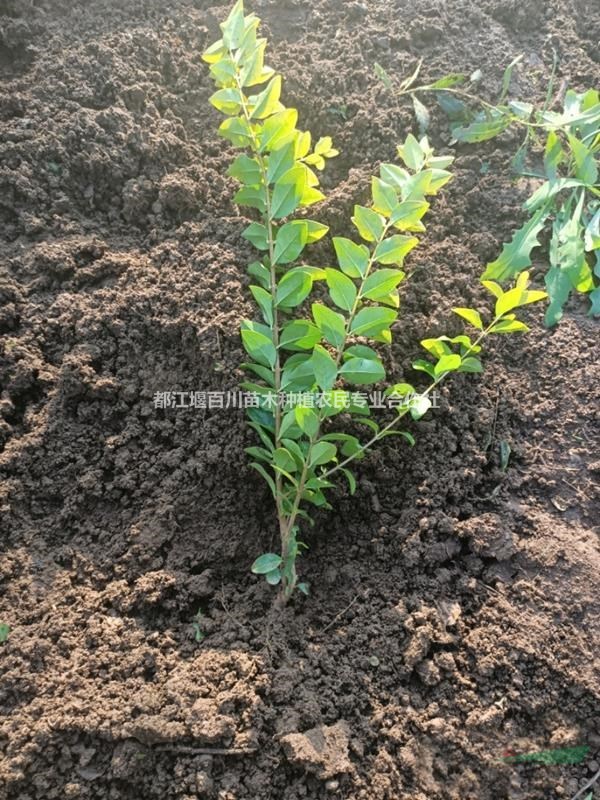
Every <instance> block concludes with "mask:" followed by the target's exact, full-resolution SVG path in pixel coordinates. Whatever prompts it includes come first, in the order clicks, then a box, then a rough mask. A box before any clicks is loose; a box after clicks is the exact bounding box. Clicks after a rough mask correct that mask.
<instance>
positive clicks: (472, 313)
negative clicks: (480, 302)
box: [452, 308, 483, 331]
mask: <svg viewBox="0 0 600 800" xmlns="http://www.w3.org/2000/svg"><path fill="white" fill-rule="evenodd" d="M452 311H454V313H455V314H458V316H459V317H462V318H463V319H466V320H467V322H469V323H470V324H471V325H472V326H473V327H474V328H477V330H479V331H482V330H483V321H482V319H481V314H480V313H479V311H476V310H475V309H474V308H453V309H452Z"/></svg>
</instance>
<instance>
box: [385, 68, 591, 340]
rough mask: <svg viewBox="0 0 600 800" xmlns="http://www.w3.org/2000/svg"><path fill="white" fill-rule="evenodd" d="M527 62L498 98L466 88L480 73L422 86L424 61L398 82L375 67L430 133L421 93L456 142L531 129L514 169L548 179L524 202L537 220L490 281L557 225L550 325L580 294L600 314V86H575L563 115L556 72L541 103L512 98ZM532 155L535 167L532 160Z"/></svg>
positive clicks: (509, 273) (508, 73)
mask: <svg viewBox="0 0 600 800" xmlns="http://www.w3.org/2000/svg"><path fill="white" fill-rule="evenodd" d="M520 60H521V57H518V58H516V59H514V60H513V61H512V62H511V63H510V64H509V65H508V67H507V68H506V70H505V72H504V77H503V80H502V91H501V94H500V97H499V98H498V102H497V103H489V102H487V101H485V100H483V99H482V98H480V97H478V96H477V95H476V94H474V93H473V92H472V91H470V90H468V89H466V88H464V87H465V85H468V84H469V82H470V83H471V84H473V83H477V80H478V78H479V77H480V75H481V73H480V71H479V70H478V71H477V74H475V75H473V76H471V78H470V79H469V78H468V77H467V76H466V75H463V74H460V73H453V74H451V75H445V76H444V77H442V78H439V79H438V80H436V81H434V82H433V83H428V84H422V85H417V79H418V76H419V73H420V68H421V62H419V64H418V65H417V69H416V70H415V72H414V73H413V75H411V76H410V78H408V79H407V80H405V81H403V82H402V83H401V84H400V85H399V86H397V87H396V86H395V85H394V83H393V81H392V79H391V78H390V76H389V75H388V74H387V73H386V72H385V70H383V68H382V67H381V66H379V65H376V69H375V72H376V74H377V76H378V77H379V78H380V80H381V81H382V82H383V84H384V85H385V86H386V88H387V89H388V90H390V91H392V92H393V93H394V94H395V95H396V96H398V97H403V96H410V97H411V98H412V101H413V105H414V109H415V114H416V117H417V120H418V122H419V124H420V126H421V129H422V130H423V131H425V130H426V129H427V127H428V125H429V111H428V109H427V108H426V106H425V105H424V104H423V102H422V100H421V99H420V98H422V97H423V96H426V95H427V94H434V95H435V97H436V98H437V101H438V103H439V105H440V106H441V108H442V109H443V111H444V112H445V113H446V114H447V116H448V117H449V119H450V127H451V131H452V135H453V139H454V141H455V142H459V143H463V142H466V143H476V142H483V141H486V140H488V139H493V138H495V137H496V136H498V135H500V134H501V133H503V132H504V131H505V130H506V129H507V128H509V127H510V126H519V127H521V128H522V129H523V130H524V132H525V135H524V139H523V142H522V144H521V146H520V147H519V149H518V151H517V153H516V154H515V156H514V157H513V160H512V163H513V169H514V170H515V172H517V173H518V174H520V175H525V176H528V177H532V178H537V179H539V180H540V181H542V183H541V184H540V186H539V187H538V188H537V189H536V190H535V192H534V193H533V194H532V195H531V197H529V198H528V199H527V200H526V202H525V204H524V206H523V208H524V209H525V211H527V212H528V214H529V219H528V220H527V221H526V222H525V224H524V225H523V226H522V227H521V228H520V229H519V230H518V231H516V232H515V234H514V236H513V238H512V240H511V241H510V242H508V243H507V244H505V245H504V247H503V249H502V252H501V253H500V255H499V256H498V258H497V259H495V260H494V261H492V262H490V263H489V264H488V265H487V268H486V271H485V274H484V278H490V279H493V280H499V281H505V280H508V279H509V278H513V277H514V276H515V275H517V274H518V273H519V272H521V271H522V270H523V269H527V268H528V267H529V266H530V265H531V252H532V250H533V249H534V248H535V247H539V246H540V241H539V239H538V237H539V235H540V234H541V233H542V232H543V231H545V230H546V229H547V228H549V229H550V231H551V237H550V245H549V249H548V259H549V268H548V271H547V273H546V276H545V283H546V289H547V291H548V296H549V298H550V303H549V306H548V310H547V312H546V324H547V325H548V326H551V325H555V324H556V323H557V322H558V321H559V320H560V319H561V317H562V315H563V307H564V305H565V303H566V301H567V300H568V298H569V296H570V295H571V293H572V292H573V291H577V292H582V293H585V294H589V297H590V302H591V307H590V314H591V315H599V314H600V183H599V181H598V158H599V154H600V98H599V95H598V91H597V90H596V89H589V90H588V91H587V92H584V93H582V94H577V93H576V92H574V91H573V90H568V91H567V92H566V94H565V99H564V106H563V110H562V112H556V111H552V110H550V107H551V104H552V102H551V101H552V94H553V77H554V75H553V76H552V79H551V80H550V83H549V85H548V91H547V92H546V99H545V102H544V104H543V106H542V107H541V108H536V107H535V106H533V105H532V104H531V103H527V102H521V101H517V100H509V99H508V92H509V88H510V82H511V77H512V72H513V69H514V67H515V66H516V64H517V63H518V62H519V61H520ZM474 79H475V80H474ZM469 88H470V87H469ZM530 153H532V154H533V167H528V166H527V165H526V162H527V160H528V155H529V154H530Z"/></svg>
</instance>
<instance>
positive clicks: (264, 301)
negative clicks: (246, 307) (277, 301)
mask: <svg viewBox="0 0 600 800" xmlns="http://www.w3.org/2000/svg"><path fill="white" fill-rule="evenodd" d="M250 291H251V292H252V296H253V297H254V299H255V300H256V302H257V303H258V306H259V308H260V310H261V311H262V314H263V317H264V319H265V322H266V323H267V325H269V327H272V326H273V298H272V297H271V293H270V292H267V290H266V289H263V288H262V287H261V286H251V287H250Z"/></svg>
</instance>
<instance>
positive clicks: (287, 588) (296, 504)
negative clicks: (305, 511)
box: [281, 222, 391, 603]
mask: <svg viewBox="0 0 600 800" xmlns="http://www.w3.org/2000/svg"><path fill="white" fill-rule="evenodd" d="M390 226H391V223H390V222H386V224H385V226H384V228H383V231H382V232H381V235H380V236H379V238H378V239H377V241H376V242H375V243H374V244H373V251H372V253H371V256H370V258H369V263H368V264H367V268H366V270H365V274H364V276H363V279H362V281H361V284H360V288H359V290H358V291H357V293H356V299H355V301H354V305H353V306H352V309H351V311H350V312H349V314H348V317H347V318H346V328H345V332H344V339H343V341H342V343H341V344H340V345H339V347H338V348H337V352H336V357H335V364H336V367H339V365H340V361H341V360H342V356H343V354H344V350H345V348H346V342H347V341H348V336H349V335H350V328H351V327H352V322H353V320H354V317H355V316H356V312H357V311H358V304H359V302H360V300H361V296H362V290H363V287H364V285H365V282H366V280H367V278H368V277H369V273H370V272H371V269H372V268H373V264H374V263H375V251H376V249H377V247H378V245H379V244H380V243H381V242H382V241H383V239H385V236H386V234H387V232H388V230H389V228H390ZM322 423H323V417H322V416H321V415H320V414H319V427H318V429H317V432H316V433H315V435H314V436H313V437H312V438H311V440H310V444H309V447H308V451H307V453H306V458H305V459H304V464H303V467H302V472H301V474H300V480H299V481H298V486H297V488H296V493H295V495H294V500H293V504H292V510H291V512H290V515H289V517H288V518H287V523H286V529H285V534H284V535H282V541H283V540H284V538H285V539H286V541H289V540H291V539H292V531H293V528H294V525H295V524H296V519H297V517H298V511H299V510H300V503H301V502H302V495H303V494H304V486H305V484H306V478H307V476H308V469H309V465H310V459H311V454H312V448H313V445H314V443H315V442H316V441H318V439H319V434H320V432H321V425H322ZM292 570H293V578H294V580H293V582H292V581H289V582H287V583H283V585H282V593H281V600H282V602H283V603H286V602H287V601H288V600H289V598H290V596H291V594H292V593H293V591H294V589H295V587H296V582H297V578H296V568H295V565H294V566H293V567H292Z"/></svg>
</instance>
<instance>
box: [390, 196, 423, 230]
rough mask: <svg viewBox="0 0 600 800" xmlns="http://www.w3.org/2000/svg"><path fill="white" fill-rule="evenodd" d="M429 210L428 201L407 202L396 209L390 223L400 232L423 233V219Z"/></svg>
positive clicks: (399, 204)
mask: <svg viewBox="0 0 600 800" xmlns="http://www.w3.org/2000/svg"><path fill="white" fill-rule="evenodd" d="M428 208H429V203H428V202H427V201H426V200H405V201H403V202H402V203H398V205H397V206H396V207H395V208H394V210H393V211H392V213H391V216H390V222H391V224H392V225H393V226H394V227H395V228H397V229H398V230H400V231H423V230H424V229H425V226H424V225H423V223H422V222H421V218H422V217H423V216H424V215H425V213H426V211H427V209H428Z"/></svg>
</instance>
